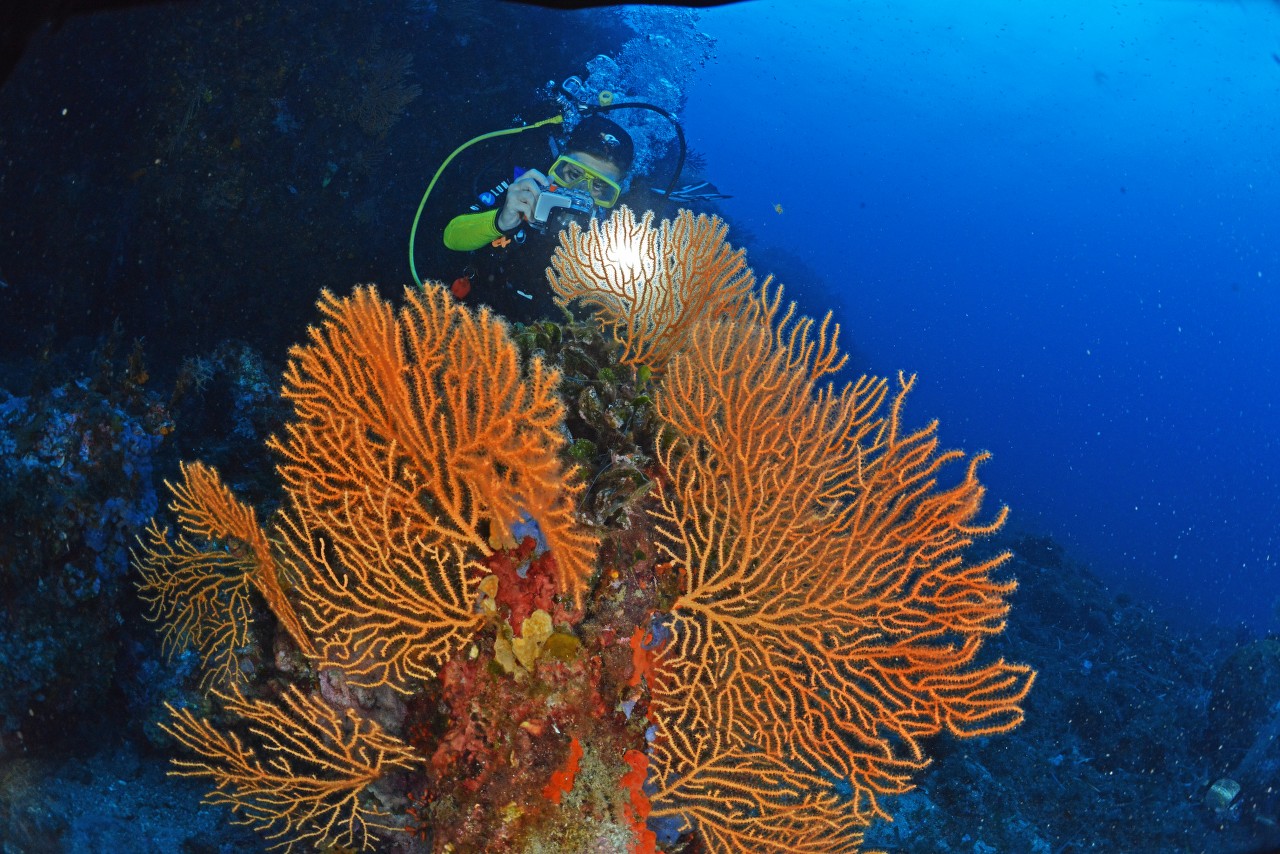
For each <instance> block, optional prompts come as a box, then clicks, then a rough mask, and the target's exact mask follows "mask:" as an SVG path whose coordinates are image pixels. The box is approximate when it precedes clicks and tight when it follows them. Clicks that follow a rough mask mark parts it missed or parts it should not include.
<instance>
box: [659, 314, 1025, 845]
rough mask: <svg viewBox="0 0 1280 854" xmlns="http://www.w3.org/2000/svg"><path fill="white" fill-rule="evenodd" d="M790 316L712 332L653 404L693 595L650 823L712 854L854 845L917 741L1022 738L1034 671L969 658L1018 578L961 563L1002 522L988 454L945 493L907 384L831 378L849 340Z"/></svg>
mask: <svg viewBox="0 0 1280 854" xmlns="http://www.w3.org/2000/svg"><path fill="white" fill-rule="evenodd" d="M778 304H779V298H778V297H775V298H774V299H773V300H772V301H771V302H768V301H763V300H761V301H756V302H753V305H752V311H751V312H749V313H748V314H749V316H748V317H746V318H744V319H742V320H739V321H720V322H718V323H714V324H705V325H703V326H700V327H699V328H698V329H697V330H695V334H694V335H693V336H692V337H691V339H690V344H689V346H688V347H687V349H686V350H684V351H683V352H682V353H680V354H679V355H678V356H677V357H676V358H675V359H674V360H673V361H672V363H671V364H670V366H669V370H668V373H667V376H666V378H665V385H664V387H663V389H662V393H661V395H660V396H659V398H658V410H659V414H660V415H661V416H662V418H663V419H664V420H665V421H666V423H667V424H668V425H669V426H670V427H671V428H673V429H672V431H671V433H670V434H668V435H670V436H671V437H672V438H670V439H662V440H660V443H659V449H658V458H659V460H660V461H661V462H662V464H663V465H664V467H665V469H666V471H667V473H668V474H669V476H670V478H671V480H670V484H669V485H663V484H662V483H661V482H660V486H661V487H662V488H661V496H662V509H661V510H660V511H658V512H657V513H656V514H655V516H656V521H657V524H658V527H659V532H660V540H659V548H661V549H662V550H663V551H664V552H665V553H666V554H667V555H669V556H670V558H671V559H672V561H674V563H675V564H676V566H677V567H678V568H679V570H680V572H681V574H682V577H683V578H684V582H685V583H684V587H683V590H682V592H681V594H680V596H679V598H677V600H676V601H675V604H674V606H673V608H672V621H671V625H670V628H671V631H672V634H673V637H674V639H673V641H672V642H671V643H670V644H669V645H668V646H667V648H666V649H665V651H664V653H663V654H662V655H661V656H660V657H659V660H658V662H657V665H656V666H657V668H658V670H659V672H660V674H661V676H660V678H659V679H658V680H657V689H656V690H655V697H654V708H655V713H656V719H657V722H658V725H659V733H660V737H659V739H658V741H657V744H656V745H655V751H654V756H655V765H656V767H657V768H658V773H659V777H658V779H657V780H656V781H655V782H656V784H657V786H658V789H657V791H656V792H655V794H654V795H653V798H652V799H653V801H654V804H655V807H654V814H655V815H657V816H664V815H671V816H678V817H680V818H681V819H682V820H683V821H684V822H685V823H687V824H688V825H695V826H697V828H698V829H699V831H700V832H701V833H702V834H703V835H704V837H706V838H707V840H708V842H709V843H711V845H712V848H713V849H714V850H718V851H724V852H730V851H743V850H762V849H763V847H766V846H768V845H769V844H770V840H772V839H776V838H777V835H778V833H779V832H782V831H783V830H784V829H785V832H786V836H787V838H788V839H789V840H791V842H790V844H789V847H788V850H791V851H815V852H817V851H853V850H856V846H857V841H858V838H859V837H858V834H857V832H856V829H857V828H858V827H860V826H863V825H865V824H866V823H867V822H868V821H869V819H870V818H871V817H872V816H875V815H879V816H882V817H886V818H887V817H888V816H887V815H886V814H885V812H884V811H883V810H882V809H881V808H880V807H879V805H878V802H877V796H879V795H882V794H897V793H901V792H903V791H906V790H907V789H908V788H909V787H910V783H909V777H908V775H909V774H910V772H912V771H914V770H916V769H918V768H920V767H922V765H923V764H924V757H923V753H922V751H921V749H920V739H921V738H923V737H925V736H930V735H934V734H936V733H938V732H939V731H940V730H942V729H943V728H946V729H949V730H950V731H951V732H952V733H953V734H955V735H959V736H973V735H984V734H989V733H995V732H1004V731H1006V730H1009V729H1012V728H1013V727H1015V726H1016V725H1017V724H1018V723H1019V722H1021V720H1022V711H1021V709H1020V708H1019V706H1018V704H1019V703H1020V701H1021V700H1022V699H1023V697H1025V695H1026V693H1027V691H1028V689H1029V688H1030V686H1031V682H1032V674H1031V672H1030V669H1029V668H1027V667H1025V666H1022V665H1014V664H1007V663H1005V662H1003V661H998V662H995V663H993V664H989V665H985V666H978V665H975V664H974V658H975V655H976V653H977V652H978V650H979V648H980V646H981V642H982V638H984V637H986V636H989V635H992V634H996V633H998V632H1000V631H1002V630H1003V628H1004V616H1005V614H1006V612H1007V610H1008V605H1007V603H1006V601H1005V597H1006V596H1007V595H1008V594H1009V593H1010V592H1011V591H1012V590H1013V589H1014V586H1015V585H1014V583H1013V582H1012V581H997V580H995V579H993V578H992V572H993V571H994V570H995V568H996V567H997V566H999V564H1000V563H1002V562H1003V561H1004V560H1005V559H1006V558H1007V555H1001V556H1000V557H998V558H996V559H993V560H989V561H985V562H982V563H978V564H975V565H972V566H970V565H967V564H965V563H964V561H963V560H962V558H961V551H962V550H963V549H964V548H965V547H966V546H968V545H969V544H970V542H971V541H972V539H973V538H974V537H975V536H980V535H983V534H988V533H991V532H993V531H994V530H995V529H996V528H997V527H999V525H1000V524H1001V523H1002V522H1003V520H1004V517H1005V511H1004V510H1003V509H1002V510H1001V511H1000V512H999V513H998V514H997V515H996V517H995V518H994V520H992V521H989V522H986V523H981V522H978V521H976V517H977V516H978V513H979V509H980V504H981V499H982V495H983V488H982V487H981V485H980V484H979V483H978V480H977V477H976V469H977V466H978V464H979V463H980V462H981V461H982V460H983V459H985V455H982V454H980V455H978V456H976V457H974V458H972V459H971V460H969V462H968V465H967V469H966V470H965V473H964V475H963V476H962V477H961V478H960V479H959V483H957V484H956V485H954V486H952V487H950V488H946V489H940V488H939V487H938V481H939V473H940V471H941V470H942V468H943V467H944V466H945V465H946V464H947V463H949V462H952V461H958V460H959V459H960V457H961V455H960V453H959V452H945V453H939V452H938V450H937V445H938V442H937V438H936V435H935V427H936V425H933V424H931V425H929V426H927V427H925V428H924V429H921V430H918V431H916V432H912V433H905V434H904V432H903V429H902V424H901V408H902V405H903V402H904V399H905V397H906V394H907V392H908V391H909V389H910V387H911V384H912V382H913V381H914V380H901V379H900V385H901V388H900V390H899V391H898V393H897V394H896V395H894V396H893V397H892V400H891V402H889V404H888V406H887V409H888V411H887V412H886V411H885V409H886V400H887V399H888V398H889V396H890V395H889V389H888V384H887V383H886V382H885V381H884V380H874V379H868V378H866V377H864V378H862V379H861V380H859V381H858V382H856V383H851V384H848V385H846V386H844V387H843V388H842V389H839V390H837V389H835V388H834V387H832V386H831V385H828V386H826V387H820V386H819V385H818V382H817V381H818V380H819V378H820V377H822V376H823V375H824V374H829V373H832V372H834V371H835V370H837V369H838V368H839V367H840V366H841V363H842V361H843V360H842V359H839V358H838V357H837V351H836V343H835V334H834V333H832V334H828V332H829V330H828V327H827V325H826V324H825V323H824V324H823V325H822V327H821V328H820V329H819V330H818V332H817V334H816V335H815V334H814V329H813V326H814V324H813V322H812V321H811V320H809V319H807V318H805V319H801V320H800V321H798V322H796V323H794V324H789V323H788V318H787V317H783V318H778V317H777V316H776V315H777V309H778ZM828 320H829V318H828Z"/></svg>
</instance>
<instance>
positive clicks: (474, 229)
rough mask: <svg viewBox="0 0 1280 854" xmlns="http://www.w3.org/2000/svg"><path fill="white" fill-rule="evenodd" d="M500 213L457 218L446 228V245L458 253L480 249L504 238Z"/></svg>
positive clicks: (492, 212)
mask: <svg viewBox="0 0 1280 854" xmlns="http://www.w3.org/2000/svg"><path fill="white" fill-rule="evenodd" d="M497 222H498V211H496V210H492V211H480V212H479V213H467V214H461V215H459V216H455V217H454V218H453V219H451V220H449V224H448V225H446V226H445V227H444V245H445V246H446V247H448V248H449V249H453V250H454V251H456V252H470V251H471V250H472V249H479V248H480V247H481V246H485V245H487V244H489V243H492V242H493V241H495V240H497V239H498V238H499V237H501V236H502V232H501V231H499V230H498V224H497Z"/></svg>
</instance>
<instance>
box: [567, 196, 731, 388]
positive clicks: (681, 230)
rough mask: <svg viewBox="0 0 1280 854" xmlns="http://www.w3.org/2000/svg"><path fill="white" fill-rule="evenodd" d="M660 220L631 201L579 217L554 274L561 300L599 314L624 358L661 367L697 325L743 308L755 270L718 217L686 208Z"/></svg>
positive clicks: (638, 363) (572, 225)
mask: <svg viewBox="0 0 1280 854" xmlns="http://www.w3.org/2000/svg"><path fill="white" fill-rule="evenodd" d="M652 223H653V212H652V211H648V212H646V213H645V214H644V216H643V217H642V218H641V219H640V221H639V222H637V221H636V218H635V215H634V214H633V213H632V212H631V210H630V209H629V208H627V207H626V206H625V205H624V206H623V207H621V208H619V209H618V210H617V211H616V212H615V213H614V215H613V216H611V217H610V218H609V219H608V220H606V221H604V222H601V221H600V220H592V221H591V225H590V227H589V228H588V229H587V230H585V231H584V230H583V229H582V228H581V227H579V226H578V224H577V223H576V222H575V223H571V224H570V226H569V229H568V231H563V232H561V233H560V241H561V245H560V246H559V247H557V248H556V251H555V254H554V255H552V257H551V267H549V268H548V269H547V279H548V281H549V282H550V283H551V287H552V290H554V291H555V293H556V297H557V300H558V302H560V304H561V305H567V304H568V303H570V302H571V301H574V300H577V301H579V302H581V303H582V304H583V305H584V306H586V307H588V308H591V309H594V310H595V311H596V312H597V313H598V317H597V321H598V322H599V324H600V325H601V327H602V328H608V329H611V330H612V331H613V334H614V336H615V337H616V338H617V340H618V341H619V342H620V343H621V344H622V355H621V359H620V360H621V361H622V363H623V364H628V365H645V366H647V367H649V368H652V369H654V370H661V369H662V368H663V366H664V365H666V363H667V360H668V359H670V358H671V355H672V353H674V352H675V351H676V350H677V349H679V347H680V346H681V345H682V342H683V340H684V338H685V336H686V335H687V334H688V332H689V330H690V329H692V328H693V326H694V325H695V324H697V323H699V322H702V321H705V320H714V319H716V318H718V317H721V316H725V315H728V316H734V315H737V314H738V312H739V311H740V310H741V308H742V305H743V303H744V301H745V300H746V298H747V296H748V295H749V294H750V293H751V289H752V288H753V287H754V286H755V276H754V275H753V274H752V272H751V268H750V267H748V266H747V262H746V258H745V253H744V252H743V250H741V249H738V250H734V249H733V247H731V246H729V244H728V243H726V242H725V239H724V238H725V233H726V232H727V231H728V227H727V226H726V225H725V224H724V222H723V221H721V220H720V219H719V218H718V217H714V216H710V217H709V216H706V215H701V216H697V217H695V216H694V215H693V213H692V212H690V211H687V210H682V211H680V213H679V215H677V216H676V218H675V220H674V221H671V220H663V221H662V224H661V225H660V226H659V227H658V228H654V227H653V225H652Z"/></svg>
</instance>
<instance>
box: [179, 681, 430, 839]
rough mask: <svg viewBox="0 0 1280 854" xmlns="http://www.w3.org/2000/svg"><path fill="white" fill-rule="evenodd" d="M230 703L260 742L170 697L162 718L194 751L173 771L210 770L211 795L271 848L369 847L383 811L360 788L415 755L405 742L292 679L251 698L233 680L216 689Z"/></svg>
mask: <svg viewBox="0 0 1280 854" xmlns="http://www.w3.org/2000/svg"><path fill="white" fill-rule="evenodd" d="M215 694H216V696H217V697H218V698H219V699H220V700H221V701H222V703H223V706H224V708H225V709H226V711H227V713H228V714H230V715H232V716H234V717H238V718H243V719H244V720H245V721H247V722H248V724H249V732H250V733H251V734H252V735H253V736H254V737H255V739H256V740H259V741H260V744H261V746H260V747H257V748H250V747H248V746H247V745H246V743H245V742H244V741H242V740H241V739H240V738H239V737H238V736H236V735H235V734H234V733H228V732H222V731H220V730H218V729H216V728H214V726H213V725H212V724H210V723H209V721H207V720H203V719H200V718H196V717H195V716H194V715H193V714H192V713H191V711H190V710H188V709H181V710H179V709H175V708H173V707H172V706H169V711H170V713H171V715H172V718H171V719H170V721H169V723H168V724H162V725H161V726H162V727H163V729H164V730H165V732H167V733H169V735H171V736H173V737H174V738H175V739H177V740H178V741H179V742H180V743H181V744H183V745H184V746H185V747H186V748H188V749H189V750H191V751H192V752H194V753H196V754H197V755H198V756H199V757H200V759H197V760H188V759H175V760H174V765H175V766H176V768H177V770H175V771H171V772H169V773H170V774H173V775H175V776H178V777H207V778H209V779H210V780H211V781H212V782H213V786H214V788H213V789H212V790H211V791H210V792H209V793H208V795H206V796H205V801H206V802H207V803H210V804H220V805H223V806H227V807H229V808H230V809H231V810H232V812H234V813H236V814H237V816H238V817H239V818H238V820H237V823H239V824H247V825H251V826H252V827H253V828H254V829H255V830H258V831H259V832H261V833H263V834H264V835H265V836H266V837H267V838H268V839H271V840H281V841H280V842H278V843H276V845H274V846H273V849H283V850H284V851H286V852H288V851H292V850H293V849H294V847H295V846H299V845H306V846H314V847H315V848H317V849H319V848H324V847H326V846H327V847H337V846H341V847H344V848H348V849H358V850H361V851H367V850H369V849H371V848H373V847H374V843H375V842H377V841H378V834H379V833H381V832H382V831H399V830H402V829H403V828H401V827H399V826H398V825H392V824H388V823H386V821H385V819H386V818H387V817H388V814H387V813H386V812H385V811H384V810H383V809H382V808H381V807H380V806H378V805H377V804H376V803H375V802H373V800H372V799H371V798H370V797H369V796H368V795H367V794H366V790H367V789H368V788H369V786H370V785H371V784H372V783H374V782H375V781H377V780H378V779H380V778H381V777H382V776H383V775H385V774H387V773H388V772H390V771H393V770H408V769H410V768H412V767H413V766H414V765H415V764H417V763H419V762H420V761H421V760H420V759H419V758H418V757H417V756H415V755H414V753H413V751H412V750H411V749H410V748H409V747H408V745H406V744H404V743H402V742H401V741H400V740H399V739H396V738H395V737H393V736H391V735H390V734H388V733H387V732H386V731H385V730H383V729H382V727H380V726H378V724H376V723H374V722H373V721H370V720H366V719H363V718H361V717H359V716H358V715H356V714H355V713H354V712H352V711H351V710H350V709H348V710H347V711H346V713H345V714H342V715H340V714H338V712H336V711H335V710H334V709H333V708H332V707H331V706H329V705H328V704H327V703H325V702H324V701H322V700H320V699H319V698H317V697H314V696H307V695H305V694H303V693H302V692H301V691H300V690H298V689H297V688H296V687H291V688H290V689H289V690H288V691H287V692H286V693H285V694H284V695H283V696H282V697H281V698H280V704H279V705H276V704H273V703H269V702H265V701H262V700H248V699H245V697H244V696H243V695H241V694H240V692H239V690H233V691H232V693H229V694H224V693H221V692H215Z"/></svg>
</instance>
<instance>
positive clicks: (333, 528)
mask: <svg viewBox="0 0 1280 854" xmlns="http://www.w3.org/2000/svg"><path fill="white" fill-rule="evenodd" d="M320 310H321V311H322V312H323V314H324V316H325V322H324V324H323V325H322V326H320V327H313V328H312V329H311V331H310V338H311V340H310V342H309V343H308V344H304V345H300V346H297V347H294V348H293V350H292V351H291V354H290V355H291V361H290V364H289V368H288V370H287V371H286V373H285V384H284V396H285V398H286V399H288V400H290V401H291V402H292V403H293V406H294V411H295V414H296V417H295V419H294V420H293V421H292V422H290V424H289V425H288V426H287V428H286V433H285V435H284V436H283V437H278V438H275V439H272V441H271V446H272V447H273V448H274V449H276V450H277V451H279V452H280V454H281V456H282V457H283V459H284V461H283V463H281V465H280V466H279V471H280V474H281V477H282V479H283V480H284V484H285V488H286V490H287V492H288V496H289V501H288V505H287V507H286V509H285V511H284V514H283V519H284V521H283V523H282V524H281V525H280V535H281V539H282V540H283V544H284V547H285V548H284V551H285V554H286V558H285V560H286V564H287V566H288V567H289V568H290V571H291V574H292V575H293V576H294V577H295V579H296V582H297V586H298V591H299V594H300V596H299V600H300V602H301V608H302V611H303V614H304V621H305V623H306V626H307V628H308V630H310V632H311V633H312V634H313V635H314V636H315V638H316V642H317V646H318V647H319V648H320V652H321V657H322V663H323V664H325V665H331V666H334V667H338V668H340V669H341V670H343V671H344V673H346V675H347V678H348V679H349V680H350V681H352V682H353V683H355V684H357V685H363V686H366V687H372V686H377V685H384V684H387V685H391V686H392V687H395V688H397V689H399V690H405V689H406V683H407V682H409V681H410V680H414V679H426V678H429V677H431V676H433V675H434V674H435V673H436V671H437V669H438V668H439V665H440V663H441V662H442V661H444V660H445V659H446V658H447V657H448V656H449V655H450V654H451V653H453V652H454V650H456V649H457V648H458V647H459V646H460V645H461V644H462V643H463V642H465V641H466V640H468V639H469V638H470V636H471V634H472V632H473V631H474V630H475V628H476V627H477V626H478V625H479V623H480V622H481V620H482V619H483V618H482V615H481V614H480V613H479V612H478V611H477V610H476V608H475V597H476V587H477V585H478V584H479V582H480V580H481V579H482V578H483V577H484V576H485V575H486V574H487V571H486V570H485V569H484V568H483V566H481V564H480V562H479V561H480V559H481V558H483V557H485V556H486V555H488V554H490V553H491V544H495V545H514V544H515V541H514V539H513V535H512V528H513V526H515V525H517V524H518V523H521V522H523V521H526V520H530V519H532V520H534V521H536V522H537V525H538V528H539V530H540V531H541V532H542V534H543V536H544V537H545V539H546V542H547V545H548V547H549V549H550V552H551V554H552V555H553V557H554V560H555V566H556V570H557V574H558V581H559V586H560V590H561V591H564V592H566V593H568V594H570V595H572V596H574V597H575V598H578V597H581V595H582V592H583V591H584V590H585V587H586V582H587V579H588V578H589V577H590V575H591V573H592V571H593V569H594V561H595V547H596V539H595V537H594V536H593V535H591V534H590V533H588V532H587V531H585V530H584V529H583V528H582V527H581V526H580V525H579V524H578V523H577V521H576V519H575V518H574V510H575V506H576V505H575V502H576V497H577V494H578V492H579V491H580V490H581V489H582V486H581V485H580V484H572V483H570V482H569V479H568V477H567V475H566V473H565V471H564V468H563V466H562V465H561V462H560V459H559V452H560V449H561V448H562V447H563V445H564V441H565V440H564V437H563V435H562V433H561V423H562V422H563V419H564V405H563V404H562V403H561V402H560V399H559V397H558V396H557V395H556V386H557V383H558V382H559V374H558V373H557V372H556V371H554V370H551V369H550V368H548V367H546V366H545V365H544V364H543V363H542V361H541V360H540V359H534V360H532V363H531V364H530V365H529V366H528V369H527V370H522V368H521V365H520V357H519V353H518V351H517V348H516V345H515V343H514V342H513V341H512V340H511V336H510V335H509V334H508V332H507V327H506V324H505V323H503V322H502V321H501V320H499V319H498V318H496V317H495V316H493V315H492V314H490V313H489V312H488V310H482V311H480V312H478V313H473V312H471V311H470V310H469V309H467V308H466V307H465V306H463V305H461V304H460V303H458V302H457V301H456V300H454V299H453V298H452V297H450V296H449V295H448V293H447V292H445V291H444V290H443V289H442V288H430V289H427V290H425V291H419V290H412V289H407V290H406V291H405V305H404V307H403V308H402V309H400V311H398V312H397V311H396V310H395V309H394V308H392V306H391V305H390V304H388V303H387V302H385V301H384V300H382V299H380V298H379V297H378V296H377V294H376V292H375V291H374V289H373V288H371V287H367V288H358V289H357V290H356V291H355V293H354V294H352V295H351V296H350V297H347V298H339V297H336V296H334V295H333V294H331V293H329V292H327V291H326V292H325V293H324V295H323V297H322V298H321V300H320Z"/></svg>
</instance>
